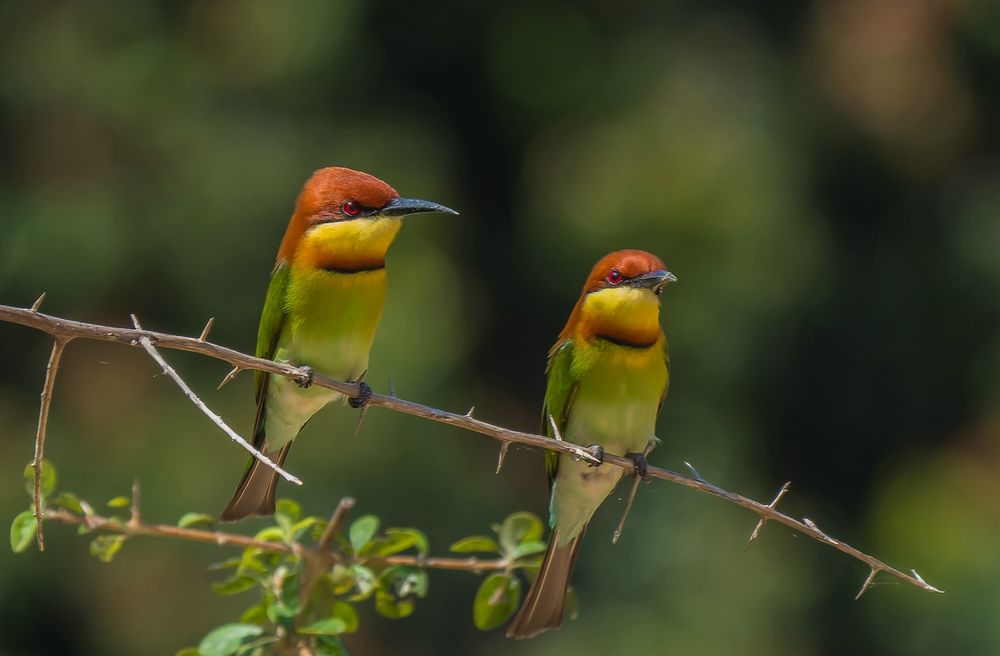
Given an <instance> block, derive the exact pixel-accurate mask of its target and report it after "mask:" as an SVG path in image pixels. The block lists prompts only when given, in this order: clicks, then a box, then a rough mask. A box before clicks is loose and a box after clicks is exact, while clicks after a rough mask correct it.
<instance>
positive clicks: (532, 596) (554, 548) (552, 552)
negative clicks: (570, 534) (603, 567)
mask: <svg viewBox="0 0 1000 656" xmlns="http://www.w3.org/2000/svg"><path fill="white" fill-rule="evenodd" d="M585 532H586V528H585V529H584V531H580V534H579V535H577V536H576V537H574V538H573V539H571V540H570V541H569V542H567V543H566V544H565V545H563V546H559V531H557V530H554V531H552V535H551V536H549V547H548V549H546V550H545V558H544V559H543V560H542V567H541V569H540V570H538V577H537V578H536V579H535V582H534V583H532V584H531V589H530V590H528V596H527V597H526V598H525V600H524V604H522V605H521V610H519V611H518V612H517V615H515V616H514V620H513V621H512V622H511V623H510V626H509V627H507V637H508V638H518V639H521V638H531V637H534V636H536V635H538V634H539V633H542V632H543V631H548V630H549V629H557V628H559V625H561V624H562V620H563V611H564V610H565V606H566V588H568V587H569V581H570V578H571V577H572V576H573V567H574V566H575V565H576V557H577V554H579V552H580V540H581V539H582V538H583V534H584V533H585Z"/></svg>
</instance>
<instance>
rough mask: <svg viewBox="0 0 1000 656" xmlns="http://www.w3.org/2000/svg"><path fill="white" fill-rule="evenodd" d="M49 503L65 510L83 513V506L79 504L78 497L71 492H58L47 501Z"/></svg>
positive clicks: (78, 513)
mask: <svg viewBox="0 0 1000 656" xmlns="http://www.w3.org/2000/svg"><path fill="white" fill-rule="evenodd" d="M49 505H51V506H59V507H60V508H65V509H66V510H68V511H70V512H74V513H76V514H77V515H82V514H83V507H82V506H81V505H80V497H78V496H76V495H75V494H73V493H72V492H60V493H59V494H57V495H56V496H55V497H54V498H52V499H51V500H50V501H49Z"/></svg>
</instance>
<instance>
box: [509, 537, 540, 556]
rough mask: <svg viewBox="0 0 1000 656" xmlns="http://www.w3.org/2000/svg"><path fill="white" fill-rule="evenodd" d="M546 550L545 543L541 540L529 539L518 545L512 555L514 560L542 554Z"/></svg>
mask: <svg viewBox="0 0 1000 656" xmlns="http://www.w3.org/2000/svg"><path fill="white" fill-rule="evenodd" d="M543 551H545V543H544V542H539V541H538V540H529V541H526V542H522V543H521V544H519V545H517V547H516V548H515V549H514V551H513V553H511V555H510V557H511V558H513V559H514V560H517V559H518V558H524V557H525V556H534V555H535V554H540V553H542V552H543Z"/></svg>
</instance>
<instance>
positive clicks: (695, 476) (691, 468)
mask: <svg viewBox="0 0 1000 656" xmlns="http://www.w3.org/2000/svg"><path fill="white" fill-rule="evenodd" d="M684 465H685V466H686V467H687V468H688V469H690V470H691V473H692V474H694V479H695V480H696V481H700V482H702V483H705V482H706V481H705V479H704V478H702V477H701V474H699V473H698V470H697V469H695V468H694V465H692V464H691V463H690V462H688V461H687V460H685V461H684Z"/></svg>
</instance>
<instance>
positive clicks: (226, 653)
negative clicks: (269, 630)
mask: <svg viewBox="0 0 1000 656" xmlns="http://www.w3.org/2000/svg"><path fill="white" fill-rule="evenodd" d="M263 632H264V629H263V628H262V627H259V626H257V625H256V624H224V625H222V626H220V627H219V628H217V629H215V630H214V631H211V632H210V633H209V634H208V635H206V636H205V637H204V638H202V640H201V643H200V644H199V645H198V653H199V654H201V656H232V654H235V653H236V650H237V649H239V648H240V645H242V644H243V643H244V642H246V641H247V639H249V638H256V637H257V636H259V635H260V634H261V633H263Z"/></svg>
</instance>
